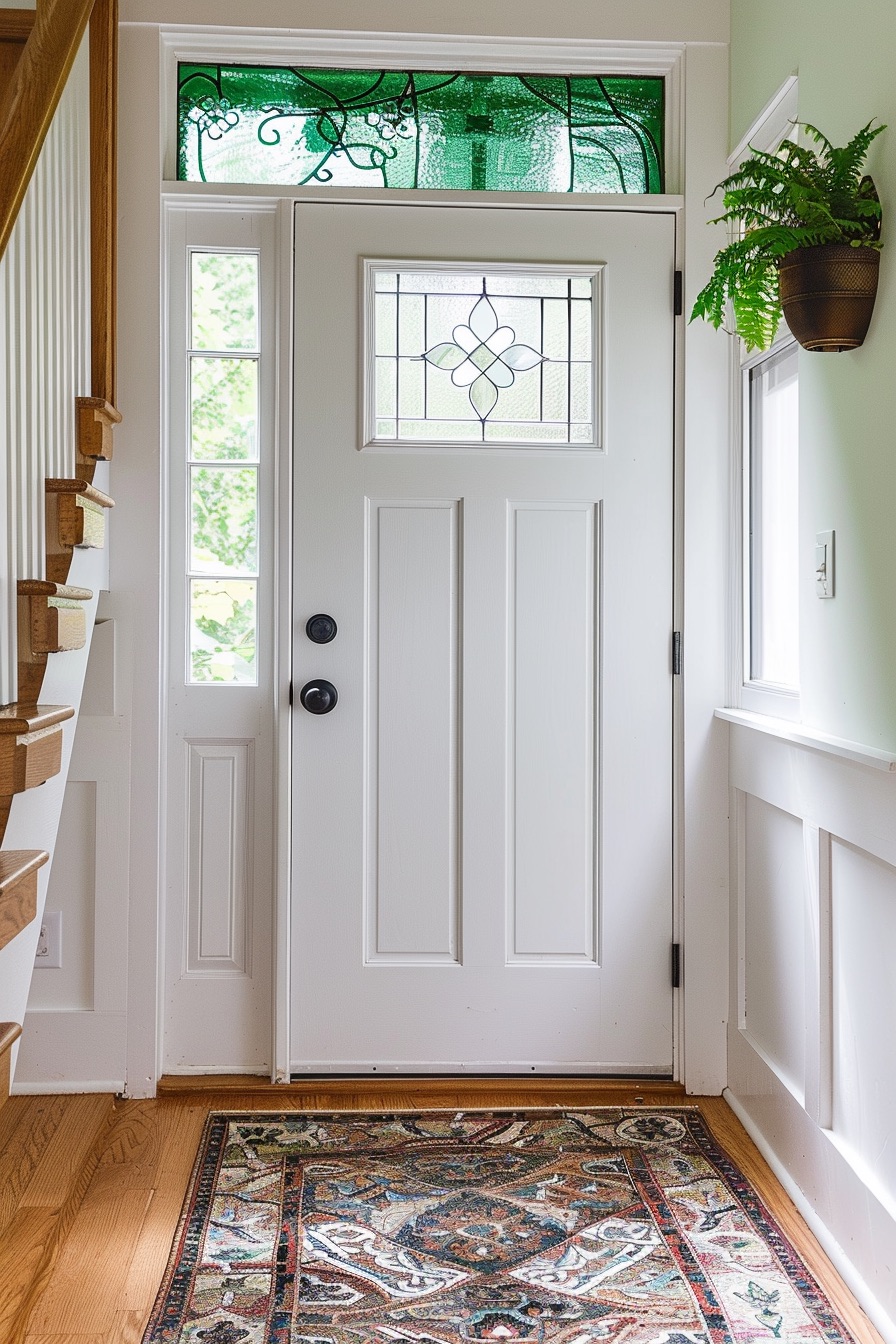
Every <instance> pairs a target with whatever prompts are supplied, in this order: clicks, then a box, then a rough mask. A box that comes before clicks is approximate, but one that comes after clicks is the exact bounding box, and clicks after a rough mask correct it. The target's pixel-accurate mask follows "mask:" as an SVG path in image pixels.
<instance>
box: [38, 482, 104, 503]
mask: <svg viewBox="0 0 896 1344" xmlns="http://www.w3.org/2000/svg"><path fill="white" fill-rule="evenodd" d="M44 486H45V488H46V490H47V491H48V492H49V493H50V494H54V495H66V494H71V495H86V497H87V498H88V499H90V500H92V501H93V503H94V504H99V505H100V506H101V507H102V508H104V509H111V508H114V507H115V500H114V499H111V498H110V496H109V495H104V494H103V492H102V490H97V488H96V486H95V485H92V484H91V482H90V481H85V480H83V479H82V478H81V477H75V476H73V477H72V478H71V479H69V478H68V477H65V476H48V477H47V479H46V480H45V481H44Z"/></svg>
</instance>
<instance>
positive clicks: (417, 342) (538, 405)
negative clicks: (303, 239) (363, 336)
mask: <svg viewBox="0 0 896 1344" xmlns="http://www.w3.org/2000/svg"><path fill="white" fill-rule="evenodd" d="M369 277H370V279H369V281H368V284H369V285H370V291H369V293H368V304H372V307H373V352H372V356H369V358H372V362H373V365H374V371H373V377H372V379H371V380H370V381H371V393H372V408H371V413H370V416H369V419H370V422H371V430H370V431H369V435H368V436H369V438H370V439H371V440H372V441H374V442H378V443H379V442H383V443H385V442H402V441H404V442H408V441H418V442H419V441H425V442H430V443H435V442H437V441H440V442H442V443H448V444H451V443H461V444H466V443H486V444H488V443H492V444H497V445H505V446H509V445H517V444H520V445H525V444H533V445H534V444H558V445H559V444H573V445H580V446H583V447H589V446H594V445H595V416H594V400H595V386H594V380H595V362H594V328H595V321H594V316H595V315H594V309H595V294H594V286H595V280H596V272H591V273H590V274H582V273H579V274H577V275H570V274H566V273H561V272H558V271H553V272H552V271H546V270H545V269H535V268H532V269H531V270H523V269H521V270H519V271H516V272H515V273H513V274H507V273H504V274H501V273H494V272H483V271H482V270H475V271H474V270H472V269H470V270H464V271H460V270H455V269H451V270H449V269H438V270H429V271H420V270H414V271H412V270H398V269H392V268H390V269H387V267H386V265H385V264H384V265H383V266H382V267H381V266H380V265H379V264H369Z"/></svg>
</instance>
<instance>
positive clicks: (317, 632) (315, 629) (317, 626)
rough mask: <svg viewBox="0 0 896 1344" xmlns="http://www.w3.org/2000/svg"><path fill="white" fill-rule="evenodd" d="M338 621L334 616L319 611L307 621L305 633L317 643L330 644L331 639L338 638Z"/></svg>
mask: <svg viewBox="0 0 896 1344" xmlns="http://www.w3.org/2000/svg"><path fill="white" fill-rule="evenodd" d="M336 629H337V626H336V622H335V621H334V620H333V617H332V616H327V615H326V614H325V613H324V612H322V611H319V612H318V613H317V615H316V616H309V617H308V620H307V621H306V622H305V634H306V635H307V636H308V638H309V639H310V640H312V641H313V642H314V643H315V644H329V642H330V640H331V639H335V638H336Z"/></svg>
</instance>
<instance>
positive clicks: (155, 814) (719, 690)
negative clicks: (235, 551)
mask: <svg viewBox="0 0 896 1344" xmlns="http://www.w3.org/2000/svg"><path fill="white" fill-rule="evenodd" d="M191 10H192V12H191ZM197 12H198V11H197V9H196V8H195V7H192V6H188V8H187V10H186V11H185V17H186V18H187V19H188V20H190V19H192V20H193V25H192V28H189V29H188V28H186V27H184V28H182V29H180V30H179V31H177V30H174V29H170V28H165V27H163V25H162V24H161V22H160V21H159V20H158V19H157V18H156V13H155V12H154V11H153V8H152V6H151V5H146V6H145V7H143V6H140V5H138V6H134V7H133V8H132V10H131V13H130V16H129V20H128V21H126V22H125V23H124V24H123V25H122V134H123V155H122V163H121V189H122V197H123V199H126V200H128V201H129V203H130V208H129V211H128V213H127V215H126V217H125V220H124V224H125V227H124V228H123V230H122V233H121V239H120V246H121V269H120V297H121V318H120V322H121V345H122V351H123V358H122V368H121V376H122V398H123V404H124V405H125V409H126V410H127V409H130V413H129V415H128V419H127V423H126V425H125V427H124V431H123V432H125V439H124V440H123V441H122V449H123V452H122V470H121V472H120V474H119V477H118V485H117V488H116V495H117V497H118V500H119V504H120V506H121V511H122V517H123V518H127V519H129V520H130V521H131V523H132V524H133V526H134V528H135V530H136V533H137V534H138V536H139V543H140V544H139V545H137V546H136V547H134V548H133V550H132V551H131V550H128V551H125V552H122V553H121V554H119V556H118V559H117V560H116V586H117V587H119V588H120V589H121V590H122V592H123V593H125V594H127V595H128V603H129V606H128V607H127V612H126V614H127V616H128V621H129V624H128V626H127V629H126V631H125V634H126V646H127V647H126V648H124V649H123V657H124V658H125V660H126V664H127V665H128V666H130V665H131V660H133V662H134V664H135V665H136V666H140V667H142V668H144V669H146V668H149V669H150V676H149V677H148V678H144V679H141V680H135V681H134V683H133V685H131V683H130V681H128V682H127V683H126V690H127V696H126V703H125V705H124V709H125V712H126V713H128V714H131V715H133V716H134V724H133V732H134V752H133V758H134V760H135V761H136V762H138V764H137V766H135V767H134V769H133V770H132V781H133V782H134V783H135V785H136V789H135V792H134V793H133V796H132V807H131V830H132V836H133V861H132V864H131V870H130V891H131V914H132V921H131V929H132V937H131V945H130V951H129V1004H128V1014H129V1025H128V1066H127V1077H128V1084H127V1087H128V1093H129V1095H131V1096H152V1095H153V1094H154V1091H155V1086H156V1081H157V1078H158V1076H159V1060H160V1052H159V1031H158V1025H157V1024H158V1021H159V1019H160V1012H159V1008H160V998H161V994H162V981H161V978H160V975H159V955H158V949H157V945H158V934H159V928H160V925H161V924H163V922H164V909H163V905H162V900H161V895H162V893H161V884H160V882H159V870H160V867H163V857H164V856H163V855H162V854H161V853H160V850H161V849H163V848H164V839H163V837H162V836H161V835H160V829H159V821H160V816H159V813H160V807H159V759H158V758H159V737H160V733H159V720H158V717H157V715H158V712H159V707H160V706H159V687H158V685H157V684H156V671H155V669H156V660H157V656H158V637H159V626H160V622H164V617H165V613H164V611H162V610H160V607H159V593H158V589H157V587H156V586H154V585H152V584H149V583H147V573H151V572H152V568H151V567H149V566H150V562H151V561H153V563H156V562H157V558H158V553H159V543H160V541H163V540H164V530H162V531H160V530H159V529H160V523H161V520H160V518H159V513H158V507H157V498H158V495H157V481H158V457H159V452H158V445H159V422H158V407H159V406H160V404H161V403H162V399H163V398H164V395H165V391H164V384H163V380H162V378H161V376H160V369H159V363H160V361H159V333H158V331H157V329H156V328H155V325H154V323H151V322H147V321H146V315H147V312H150V311H152V309H153V307H154V304H155V302H157V301H158V294H159V291H160V281H161V273H162V266H163V265H164V239H163V235H162V228H161V217H160V211H159V209H158V202H159V197H160V193H161V195H162V196H163V197H164V196H165V195H169V194H170V195H171V196H175V195H176V196H181V195H183V196H190V197H195V198H196V199H197V201H198V200H200V199H202V200H203V201H204V202H205V203H206V205H208V204H209V203H211V202H212V201H214V200H216V199H218V198H229V200H230V201H231V202H233V203H237V202H239V201H240V200H246V201H247V202H248V200H250V199H258V198H265V197H266V198H267V199H268V200H270V201H277V202H281V201H282V208H283V209H284V210H285V211H287V212H288V213H290V214H291V205H290V202H289V201H283V196H284V195H288V194H289V193H283V192H281V191H277V192H272V191H271V190H270V189H268V188H260V189H259V188H249V189H245V188H238V189H236V190H234V189H233V188H228V187H224V188H220V187H208V186H203V185H202V184H186V183H174V182H171V181H165V180H163V178H162V172H161V167H162V159H163V158H164V154H165V144H166V142H165V141H164V140H163V139H162V135H161V132H162V130H163V129H164V128H165V127H166V125H168V124H169V123H168V122H167V120H166V119H168V118H170V116H171V109H172V99H171V96H170V95H171V90H170V86H169V83H168V82H167V81H168V76H169V74H170V72H171V71H172V70H173V69H174V59H175V57H176V54H177V43H178V42H179V41H180V40H181V38H183V39H184V40H186V39H187V38H189V37H190V34H191V33H192V34H193V36H197V34H198V36H199V37H202V38H204V40H205V41H206V43H207V44H209V43H210V42H211V41H212V40H213V33H214V34H220V28H218V27H213V25H212V24H210V25H209V26H208V27H207V28H205V29H203V28H202V27H201V19H200V20H199V22H198V23H197V21H196V19H195V18H194V17H193V16H194V15H196V14H197ZM487 18H488V15H487V14H486V15H485V16H484V20H483V21H484V22H485V21H487ZM639 25H640V28H641V30H642V31H643V27H644V21H643V20H638V21H637V22H633V24H632V27H634V28H636V29H637V27H638V26H639ZM237 32H238V30H236V29H231V30H229V33H228V37H232V36H234V35H235V34H236V33H237ZM240 36H241V38H242V37H243V36H245V38H246V40H247V42H251V40H252V37H253V34H252V32H251V30H247V31H246V32H245V34H243V33H242V32H241V33H240ZM293 36H294V37H295V38H296V40H301V36H302V35H301V34H298V35H296V34H295V33H293ZM330 36H332V34H331V35H330ZM368 36H369V35H365V34H363V33H344V34H340V35H339V37H340V40H341V41H342V42H343V43H344V44H345V50H344V54H343V55H342V60H343V63H348V61H349V59H350V51H351V50H352V49H353V50H354V51H355V52H356V59H357V63H358V64H361V63H362V57H363V56H364V52H363V46H364V42H365V40H366V39H367V37H368ZM383 40H385V39H383ZM417 40H418V41H420V42H426V43H430V44H432V45H437V44H438V39H436V38H433V37H429V36H427V37H422V38H418V39H417ZM389 41H390V42H393V43H397V42H399V41H401V39H400V38H398V39H396V38H391V37H390V38H389ZM451 43H453V44H454V46H455V49H459V48H463V49H465V50H466V51H467V52H468V53H470V52H474V51H475V52H478V53H479V54H480V56H481V55H482V54H483V53H487V52H488V51H489V50H491V51H494V52H503V53H505V55H506V54H507V53H510V54H511V56H512V58H513V63H514V64H516V65H517V66H519V63H520V58H521V54H522V50H523V48H524V47H525V46H527V45H528V46H529V47H530V48H532V49H534V50H535V51H536V52H537V53H538V54H539V55H545V54H546V52H547V50H548V48H547V47H546V45H545V44H543V43H541V42H538V43H532V42H530V43H528V44H527V43H526V42H522V41H520V40H519V39H504V38H500V39H495V38H490V39H482V38H480V39H476V38H472V39H469V41H468V40H467V39H466V38H464V39H459V38H456V37H453V38H446V39H445V41H444V42H443V44H442V45H441V47H439V48H438V49H439V50H440V51H442V52H443V53H446V52H447V51H448V49H449V45H448V44H451ZM566 46H567V50H569V51H571V52H572V53H573V54H574V55H575V54H576V53H581V52H583V51H584V50H585V48H584V46H583V45H582V44H581V43H579V42H575V41H574V42H569V43H567V44H566ZM614 46H615V47H616V50H617V52H618V51H619V50H627V51H631V52H634V53H636V54H639V55H643V56H645V58H649V56H650V53H656V51H657V50H661V51H664V52H666V53H671V54H672V58H673V59H674V61H675V62H676V63H677V69H678V71H679V76H680V85H679V102H678V107H677V108H676V107H674V106H673V107H670V109H669V115H670V120H671V122H672V123H673V124H674V126H675V128H676V132H675V133H676V134H678V135H679V139H680V156H679V167H680V180H679V181H677V182H676V181H674V179H673V178H672V175H671V169H672V160H671V156H670V177H669V180H670V184H671V183H673V182H674V185H676V186H678V187H679V188H680V190H681V193H682V194H681V196H679V197H677V198H675V199H674V200H673V199H670V198H668V197H667V198H665V199H662V198H657V197H653V198H646V197H640V198H638V197H629V198H612V199H610V198H605V200H606V205H607V206H612V207H615V208H620V207H621V208H623V209H635V210H638V209H640V210H643V209H651V208H668V207H669V205H674V206H675V207H676V208H677V209H678V211H679V219H680V224H681V227H680V228H679V230H678V250H677V258H676V260H677V264H678V265H679V267H681V266H682V265H683V264H684V263H685V261H686V262H687V269H686V274H685V310H686V311H687V310H688V305H689V302H690V301H691V299H692V297H693V295H694V294H695V293H696V291H697V290H698V289H699V288H700V286H701V284H702V283H703V280H704V279H705V274H708V273H709V268H710V266H711V261H712V256H713V253H714V251H715V250H716V247H717V239H716V237H715V235H714V234H713V233H712V231H711V230H709V229H706V228H705V227H704V225H705V221H706V220H707V219H708V218H709V217H710V216H711V215H712V213H713V206H712V203H711V202H710V203H709V204H707V199H706V198H707V197H708V195H709V193H710V192H711V191H712V188H713V186H714V185H715V183H716V182H717V181H718V180H719V179H720V178H721V177H722V176H724V172H725V161H726V155H727V152H728V145H727V101H726V100H727V48H726V47H725V45H724V43H722V42H716V41H708V42H704V41H700V40H696V41H693V42H685V43H665V44H661V45H660V47H657V46H656V45H655V44H640V43H636V44H632V45H630V46H627V47H624V48H621V49H620V48H619V47H618V44H613V43H608V44H596V46H595V48H594V49H593V50H595V51H597V50H606V51H612V50H613V48H614ZM550 50H551V52H552V54H553V55H554V56H556V55H558V50H557V48H556V47H554V46H551V47H550ZM367 59H368V60H369V59H370V57H369V49H368V55H367ZM443 59H445V56H444V55H443ZM488 63H489V64H492V62H491V61H489V62H488ZM538 63H539V65H540V66H541V68H545V67H544V64H543V62H542V61H539V62H538ZM469 65H470V67H471V68H473V67H474V66H475V62H474V61H473V59H472V57H471V58H470V60H469ZM630 68H631V69H632V70H633V71H634V70H635V68H636V67H635V65H634V64H631V63H630ZM685 103H687V105H688V106H689V107H690V109H691V112H692V116H691V117H690V118H689V119H688V118H686V116H685ZM147 124H149V125H153V124H154V125H156V126H158V127H159V128H160V137H159V139H158V140H157V139H156V138H155V136H154V135H150V136H149V137H147V136H146V126H147ZM160 142H161V143H160ZM366 199H367V200H370V199H371V197H370V196H367V197H366ZM392 199H394V197H392ZM604 203H605V202H604V200H602V199H601V198H598V197H595V198H592V199H591V200H590V201H588V202H587V203H585V202H583V204H587V205H589V206H590V207H591V208H601V207H602V206H603V205H604ZM492 204H494V202H492ZM565 205H566V207H567V208H577V206H578V201H577V200H574V199H572V198H570V197H567V198H566V200H565ZM280 245H281V257H282V261H283V266H284V279H285V280H286V279H287V278H288V276H289V266H290V258H291V246H292V245H291V238H290V237H289V231H288V230H286V229H284V230H282V231H281V240H280ZM160 263H161V264H160ZM154 295H155V298H154V297H153V296H154ZM284 358H285V361H286V365H287V367H289V364H290V360H289V356H288V353H287V354H286V355H285V356H284ZM727 363H728V360H727V347H726V344H725V342H724V340H723V338H721V337H720V336H718V335H717V334H716V333H714V332H712V331H711V330H709V329H705V328H704V327H703V326H702V325H701V324H696V325H695V326H693V327H690V328H687V326H686V324H685V322H682V323H681V324H680V327H679V331H678V335H677V341H676V398H677V400H676V442H677V444H678V445H679V446H680V445H681V444H682V443H683V442H684V438H685V433H686V434H687V444H688V460H687V470H686V471H685V466H684V461H683V454H682V453H680V452H679V461H678V465H677V475H676V540H677V546H678V556H677V573H676V610H675V615H676V622H675V623H676V627H677V628H680V626H681V620H682V613H683V608H684V601H685V597H687V599H688V621H687V635H688V645H687V651H686V655H685V665H686V674H685V677H684V678H682V684H681V685H679V686H678V687H677V694H676V750H677V752H678V760H677V763H676V781H675V782H676V819H675V836H676V846H677V855H676V861H675V872H676V921H677V923H676V933H678V934H680V935H682V934H683V933H684V903H683V900H682V894H683V890H684V887H685V884H686V887H687V893H688V901H687V907H688V909H687V933H688V937H687V939H686V940H685V941H686V943H687V958H686V960H687V965H686V970H685V982H684V987H683V990H682V992H681V993H680V994H679V995H677V996H676V997H677V999H678V1000H679V1005H678V1009H677V1012H678V1015H679V1018H680V1021H681V1026H680V1029H679V1030H678V1031H677V1037H678V1042H679V1045H678V1050H677V1062H676V1076H677V1077H680V1078H682V1079H683V1080H684V1081H685V1084H686V1086H687V1087H688V1089H689V1090H691V1091H695V1092H711V1093H717V1092H720V1091H721V1089H722V1087H723V1086H724V1082H725V1012H726V1005H727V988H726V984H725V974H726V971H725V967H726V964H727V918H728V916H727V899H726V895H725V892H726V884H727V826H726V818H727V798H726V797H725V798H723V796H722V793H723V792H724V790H723V789H721V788H720V781H721V782H722V784H724V781H725V780H726V778H727V748H726V740H725V737H724V734H723V733H718V732H715V731H714V730H713V726H712V712H713V710H714V708H715V706H717V705H718V704H719V703H720V702H721V701H722V700H723V699H724V695H725V667H724V663H725V650H724V648H720V647H719V644H720V641H719V638H718V632H719V629H720V628H722V626H723V625H724V620H725V599H726V596H727V593H726V582H727V578H726V575H725V562H726V559H727V546H726V526H725V523H726V514H727V502H728V496H727V488H728V487H727V463H726V460H725V455H724V448H723V445H724V443H725V438H726V432H725V431H726V428H727V386H726V375H727ZM283 386H288V380H287V382H286V383H285V384H283ZM137 412H139V413H137ZM281 415H282V416H283V417H284V418H285V419H286V421H287V422H288V421H289V408H288V405H286V404H285V403H284V401H283V399H282V398H281ZM125 450H126V451H125ZM128 462H130V463H131V464H133V465H132V466H131V468H128V466H127V463H128ZM147 473H149V476H147ZM148 481H149V485H148V484H147V483H148ZM147 489H148V490H149V496H147ZM287 493H288V492H287ZM147 498H149V501H150V505H151V507H149V508H147ZM685 505H687V515H688V519H689V520H690V526H689V528H688V530H687V532H685V528H684V514H685V507H684V506H685ZM684 561H686V566H685V563H684ZM148 567H149V568H148ZM685 569H686V574H685ZM282 597H283V593H282V592H281V600H282ZM286 605H287V609H288V607H289V601H288V594H286ZM278 679H279V684H280V685H281V687H283V686H284V685H288V678H287V680H286V681H285V682H284V677H283V670H282V669H278ZM284 705H285V697H284V700H283V703H282V704H281V705H280V706H278V708H277V714H278V716H282V715H283V714H284V713H285V712H286V710H285V709H284ZM684 720H686V722H687V734H686V735H685V734H684V733H683V721H684ZM279 721H280V719H279V718H278V723H279ZM280 769H281V770H282V769H283V765H282V764H281V766H280ZM286 769H287V771H288V764H287V766H286ZM283 806H284V801H283V798H282V797H281V800H280V808H281V815H282V809H283ZM280 834H281V837H282V835H283V831H282V828H281V830H280ZM278 874H279V882H280V886H281V890H282V888H283V885H284V869H283V864H282V860H281V861H278ZM287 876H288V875H287ZM685 879H686V883H685ZM281 914H282V912H281ZM278 980H279V977H278ZM685 1041H686V1042H687V1055H686V1056H685V1053H684V1046H685ZM286 1057H287V1052H286V1050H285V1048H284V1042H283V1040H282V1038H278V1040H277V1048H276V1059H277V1060H278V1061H281V1060H283V1059H284V1058H286ZM276 1076H277V1074H276V1069H275V1077H276ZM281 1078H282V1074H281Z"/></svg>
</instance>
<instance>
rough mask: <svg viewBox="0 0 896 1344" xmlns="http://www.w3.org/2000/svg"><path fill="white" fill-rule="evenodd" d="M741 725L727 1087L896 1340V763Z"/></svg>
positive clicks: (740, 718) (736, 737)
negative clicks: (895, 1270) (894, 1269)
mask: <svg viewBox="0 0 896 1344" xmlns="http://www.w3.org/2000/svg"><path fill="white" fill-rule="evenodd" d="M723 717H725V718H728V719H730V720H732V724H731V728H730V739H731V740H730V765H729V770H730V774H729V779H730V786H731V819H732V824H731V857H732V901H733V910H732V929H733V937H732V977H731V980H732V999H733V1002H732V1005H731V1017H730V1024H729V1036H728V1047H729V1063H728V1087H729V1090H728V1093H727V1094H726V1095H728V1097H729V1100H730V1101H731V1102H732V1104H733V1105H734V1107H735V1109H736V1110H737V1112H738V1114H739V1115H740V1116H741V1118H742V1119H743V1120H744V1122H745V1123H746V1125H747V1127H748V1128H749V1129H750V1131H751V1133H752V1134H753V1136H754V1138H756V1139H757V1141H758V1142H759V1143H760V1145H761V1146H762V1148H763V1150H764V1151H765V1152H766V1154H767V1156H769V1157H770V1159H771V1160H772V1161H773V1163H774V1165H775V1166H776V1167H777V1169H778V1171H779V1174H783V1175H784V1176H785V1178H786V1183H787V1184H788V1186H789V1188H790V1189H791V1191H792V1193H793V1194H794V1196H795V1198H796V1199H797V1202H798V1204H799V1205H800V1206H801V1208H802V1211H803V1212H804V1213H805V1214H806V1215H807V1216H808V1217H809V1219H810V1221H811V1222H812V1224H813V1226H814V1227H815V1230H816V1232H818V1233H819V1234H820V1235H821V1238H822V1240H823V1241H824V1242H825V1244H826V1248H827V1249H828V1250H829V1252H831V1253H832V1254H833V1256H834V1258H835V1260H836V1261H837V1262H838V1264H839V1266H840V1268H841V1270H842V1271H843V1272H844V1273H845V1276H846V1278H847V1280H848V1281H851V1282H852V1286H853V1287H854V1289H855V1290H856V1292H857V1295H858V1296H859V1299H860V1301H861V1302H862V1304H863V1306H865V1308H866V1310H867V1311H868V1312H869V1314H870V1315H871V1316H872V1318H873V1319H874V1320H875V1323H876V1324H877V1326H878V1328H879V1329H880V1330H881V1332H882V1333H883V1334H884V1335H885V1337H886V1338H888V1339H890V1340H894V1339H896V1326H894V1321H896V1282H894V1275H893V1272H892V1267H893V1265H894V1263H896V1146H894V1145H893V1142H892V1138H893V1125H894V1115H896V771H894V769H893V766H894V764H896V762H894V761H892V760H890V759H889V758H888V757H887V756H886V754H885V753H882V752H880V751H872V750H868V751H865V750H864V749H863V748H861V747H860V746H857V745H856V744H848V743H836V744H832V743H829V742H825V741H824V740H823V739H822V737H821V735H818V736H817V737H815V736H814V735H813V734H812V733H811V732H809V731H808V730H806V729H798V728H796V727H795V728H794V731H793V732H792V733H791V732H789V731H788V730H787V729H786V728H785V729H784V730H783V731H782V729H781V727H780V726H778V727H777V728H775V729H774V731H772V729H771V728H769V730H768V731H766V730H765V727H764V726H763V725H762V724H761V721H760V720H759V719H758V717H757V716H753V721H752V722H751V721H750V716H748V715H740V714H738V713H737V712H729V711H724V712H723Z"/></svg>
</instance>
